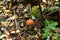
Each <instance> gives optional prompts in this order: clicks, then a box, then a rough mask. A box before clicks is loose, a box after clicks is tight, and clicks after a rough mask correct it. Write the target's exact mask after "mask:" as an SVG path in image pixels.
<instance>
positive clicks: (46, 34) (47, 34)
mask: <svg viewBox="0 0 60 40" xmlns="http://www.w3.org/2000/svg"><path fill="white" fill-rule="evenodd" d="M49 34H50V33H49V32H48V33H47V32H45V33H43V35H42V38H43V39H45V38H47V37H48V36H49Z"/></svg>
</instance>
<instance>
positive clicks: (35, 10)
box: [30, 6, 38, 19]
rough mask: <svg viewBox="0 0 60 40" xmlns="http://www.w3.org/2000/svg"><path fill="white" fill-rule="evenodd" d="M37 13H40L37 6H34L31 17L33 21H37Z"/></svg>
mask: <svg viewBox="0 0 60 40" xmlns="http://www.w3.org/2000/svg"><path fill="white" fill-rule="evenodd" d="M37 12H38V8H37V6H33V7H32V9H31V14H30V17H31V18H32V19H35V18H36V16H37Z"/></svg>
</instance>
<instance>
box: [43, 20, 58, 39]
mask: <svg viewBox="0 0 60 40" xmlns="http://www.w3.org/2000/svg"><path fill="white" fill-rule="evenodd" d="M44 24H45V28H43V32H44V33H43V35H42V38H43V39H45V38H47V37H48V36H51V35H53V32H52V30H53V31H54V30H55V29H56V26H57V25H58V22H54V21H52V20H45V21H44ZM55 35H56V34H55ZM55 35H54V36H55Z"/></svg>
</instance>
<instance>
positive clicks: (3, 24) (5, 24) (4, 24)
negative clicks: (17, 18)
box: [1, 22, 10, 27]
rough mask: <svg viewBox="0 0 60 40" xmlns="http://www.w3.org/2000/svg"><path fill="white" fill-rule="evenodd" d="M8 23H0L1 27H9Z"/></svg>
mask: <svg viewBox="0 0 60 40" xmlns="http://www.w3.org/2000/svg"><path fill="white" fill-rule="evenodd" d="M9 23H10V22H1V25H2V26H5V27H7V26H8V25H9Z"/></svg>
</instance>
